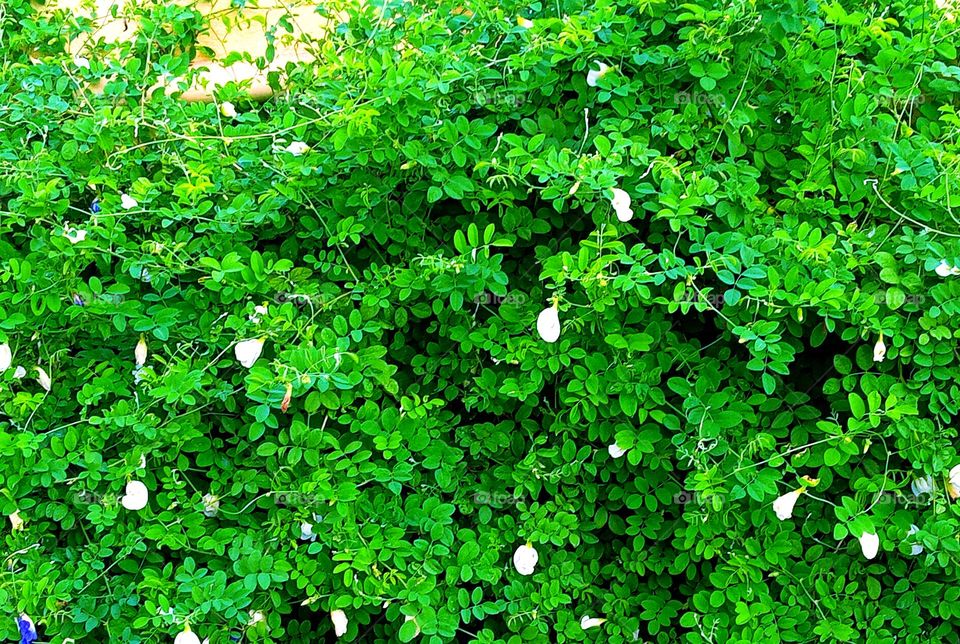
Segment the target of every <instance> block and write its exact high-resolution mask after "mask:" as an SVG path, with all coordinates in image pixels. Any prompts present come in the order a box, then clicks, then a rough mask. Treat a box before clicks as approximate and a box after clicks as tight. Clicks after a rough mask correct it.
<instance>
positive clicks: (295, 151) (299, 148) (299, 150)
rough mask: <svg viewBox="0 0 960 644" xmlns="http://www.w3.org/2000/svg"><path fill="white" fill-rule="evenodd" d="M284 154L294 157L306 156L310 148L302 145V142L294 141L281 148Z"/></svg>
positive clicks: (304, 144)
mask: <svg viewBox="0 0 960 644" xmlns="http://www.w3.org/2000/svg"><path fill="white" fill-rule="evenodd" d="M283 150H284V152H288V153H290V154H292V155H293V156H295V157H298V156H301V155H303V154H306V153H307V152H309V151H310V146H309V145H307V144H306V143H304V142H303V141H294V142H293V143H291V144H290V145H288V146H287V147H285V148H283Z"/></svg>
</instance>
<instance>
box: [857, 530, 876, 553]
mask: <svg viewBox="0 0 960 644" xmlns="http://www.w3.org/2000/svg"><path fill="white" fill-rule="evenodd" d="M860 550H861V551H862V552H863V556H864V557H866V558H867V559H873V558H874V557H876V556H877V552H878V551H879V550H880V537H878V536H877V534H876V533H874V532H864V533H863V534H861V535H860Z"/></svg>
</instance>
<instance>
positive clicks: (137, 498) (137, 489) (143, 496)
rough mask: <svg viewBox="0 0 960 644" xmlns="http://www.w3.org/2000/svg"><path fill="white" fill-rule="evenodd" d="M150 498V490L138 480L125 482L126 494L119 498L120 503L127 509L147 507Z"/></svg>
mask: <svg viewBox="0 0 960 644" xmlns="http://www.w3.org/2000/svg"><path fill="white" fill-rule="evenodd" d="M149 499H150V492H148V491H147V486H146V485H144V484H143V483H141V482H140V481H130V482H129V483H127V488H126V494H124V495H123V497H122V498H121V499H120V504H121V505H123V507H125V508H126V509H128V510H142V509H144V508H145V507H147V501H148V500H149Z"/></svg>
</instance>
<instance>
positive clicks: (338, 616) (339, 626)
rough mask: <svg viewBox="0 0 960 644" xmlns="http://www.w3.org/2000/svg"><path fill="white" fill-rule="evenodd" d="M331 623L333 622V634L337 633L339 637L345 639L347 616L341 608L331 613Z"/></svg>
mask: <svg viewBox="0 0 960 644" xmlns="http://www.w3.org/2000/svg"><path fill="white" fill-rule="evenodd" d="M330 621H331V622H333V632H334V633H336V635H337V637H343V634H344V633H346V632H347V624H348V623H349V621H348V620H347V614H346V613H344V612H343V611H342V610H340V609H339V608H338V609H336V610H332V611H330Z"/></svg>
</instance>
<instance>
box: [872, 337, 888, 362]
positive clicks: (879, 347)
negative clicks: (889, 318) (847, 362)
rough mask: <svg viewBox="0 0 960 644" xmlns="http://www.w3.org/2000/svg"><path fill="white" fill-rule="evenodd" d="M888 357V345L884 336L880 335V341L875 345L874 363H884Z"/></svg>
mask: <svg viewBox="0 0 960 644" xmlns="http://www.w3.org/2000/svg"><path fill="white" fill-rule="evenodd" d="M886 355H887V345H885V344H884V343H883V334H882V333H881V334H880V339H879V340H877V343H876V344H875V345H873V361H874V362H883V359H884V357H886Z"/></svg>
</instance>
